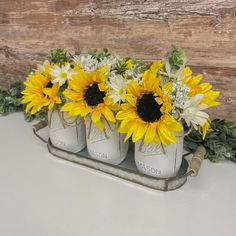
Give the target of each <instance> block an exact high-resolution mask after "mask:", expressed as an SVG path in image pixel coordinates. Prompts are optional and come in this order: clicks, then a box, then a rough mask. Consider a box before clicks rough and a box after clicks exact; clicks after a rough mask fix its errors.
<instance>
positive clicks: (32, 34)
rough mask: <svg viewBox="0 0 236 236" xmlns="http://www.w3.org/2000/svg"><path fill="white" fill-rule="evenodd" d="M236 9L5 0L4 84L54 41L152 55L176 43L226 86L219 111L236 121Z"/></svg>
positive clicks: (229, 0) (205, 1)
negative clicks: (235, 91)
mask: <svg viewBox="0 0 236 236" xmlns="http://www.w3.org/2000/svg"><path fill="white" fill-rule="evenodd" d="M235 15H236V1H235V0H198V1H196V0H195V1H193V0H179V1H176V0H159V1H151V0H142V1H141V0H134V1H129V0H128V1H127V0H126V1H125V0H117V1H116V0H110V1H108V0H103V1H102V0H70V1H69V0H34V1H30V0H1V1H0V86H3V87H4V86H7V85H8V84H9V83H10V82H11V81H14V80H16V79H18V78H25V76H26V75H27V73H28V72H29V70H30V68H32V67H33V68H34V67H35V66H36V64H37V63H39V62H41V61H42V60H44V58H45V55H46V54H47V53H48V51H49V50H50V49H51V48H55V47H64V48H66V49H67V50H70V51H73V50H78V49H79V50H80V51H81V52H82V53H85V52H86V51H87V50H88V49H89V48H91V47H93V48H103V47H108V48H110V49H112V50H113V51H114V52H116V53H119V54H121V55H124V56H125V55H130V56H135V57H139V58H143V59H146V60H152V59H157V58H163V57H164V55H165V53H166V51H167V50H168V49H169V48H170V45H171V44H172V43H175V44H176V45H177V46H179V47H182V48H183V49H184V50H185V51H186V53H187V56H188V64H189V65H191V66H192V67H193V68H194V71H195V72H196V73H203V74H204V76H205V79H206V80H207V81H210V82H212V83H213V84H214V87H215V89H219V90H221V91H222V95H221V97H220V99H219V100H220V101H221V102H222V104H223V105H222V106H221V107H219V108H217V109H212V111H211V114H212V115H213V117H215V116H218V117H222V118H228V119H231V120H235V121H236V94H235V93H234V90H235V89H236V22H235V20H236V17H235Z"/></svg>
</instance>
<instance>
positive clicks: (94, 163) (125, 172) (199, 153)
mask: <svg viewBox="0 0 236 236" xmlns="http://www.w3.org/2000/svg"><path fill="white" fill-rule="evenodd" d="M46 125H47V124H46V122H40V123H38V124H36V125H34V126H33V132H34V133H35V135H36V136H37V137H39V138H40V139H41V140H42V141H44V142H46V143H47V147H48V151H49V152H50V153H51V154H52V155H54V156H56V157H58V158H61V159H64V160H67V161H70V162H73V163H76V164H79V165H82V166H86V167H88V168H92V169H94V170H96V171H100V172H103V173H106V174H108V175H112V176H115V177H117V178H120V179H123V180H125V181H130V182H132V183H135V184H139V185H142V186H146V187H149V188H152V189H155V190H161V191H170V190H174V189H177V188H179V187H181V186H182V185H184V184H185V183H186V181H187V177H188V176H197V174H198V171H199V169H200V166H201V162H202V160H203V158H204V155H205V149H204V147H202V146H200V147H198V149H197V150H196V152H195V153H194V154H193V157H192V159H191V161H190V163H188V162H187V160H186V159H185V158H183V161H182V165H181V168H180V171H179V173H178V174H177V176H175V177H172V178H156V177H152V176H148V175H144V174H142V173H140V172H138V170H137V168H136V165H135V162H134V153H133V150H130V151H129V153H128V155H127V157H126V159H125V160H124V161H123V162H122V163H121V164H120V165H117V166H115V165H111V164H108V163H104V162H101V161H98V160H94V159H92V158H91V157H90V156H89V155H88V152H87V150H86V149H84V150H82V151H81V152H79V153H71V152H68V151H65V150H62V149H59V148H57V147H54V146H53V145H52V143H51V142H50V140H48V141H46V140H44V139H43V138H42V137H41V136H40V135H39V134H38V131H39V130H40V129H42V128H44V127H45V126H46Z"/></svg>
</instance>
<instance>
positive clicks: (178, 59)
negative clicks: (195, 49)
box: [165, 45, 186, 74]
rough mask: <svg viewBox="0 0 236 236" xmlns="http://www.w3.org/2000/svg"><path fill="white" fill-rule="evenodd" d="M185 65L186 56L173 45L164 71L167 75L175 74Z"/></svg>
mask: <svg viewBox="0 0 236 236" xmlns="http://www.w3.org/2000/svg"><path fill="white" fill-rule="evenodd" d="M185 63H186V56H185V53H184V51H183V50H182V49H179V48H177V47H176V46H175V45H172V46H171V51H170V52H169V53H168V55H167V58H166V65H165V69H166V72H167V73H168V74H170V72H172V73H175V72H177V71H178V70H179V69H180V68H181V67H183V66H184V65H185Z"/></svg>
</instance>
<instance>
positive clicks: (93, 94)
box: [84, 83, 106, 106]
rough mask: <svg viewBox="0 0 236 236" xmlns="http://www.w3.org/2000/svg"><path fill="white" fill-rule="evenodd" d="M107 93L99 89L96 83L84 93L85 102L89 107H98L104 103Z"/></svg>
mask: <svg viewBox="0 0 236 236" xmlns="http://www.w3.org/2000/svg"><path fill="white" fill-rule="evenodd" d="M105 95H106V92H102V91H100V90H99V88H98V84H97V83H95V84H93V85H92V86H90V87H89V88H88V89H87V90H86V91H85V93H84V100H85V101H86V103H87V104H88V105H89V106H97V105H98V104H100V103H103V102H104V101H103V98H104V97H105Z"/></svg>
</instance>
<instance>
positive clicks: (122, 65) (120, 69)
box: [114, 58, 129, 75]
mask: <svg viewBox="0 0 236 236" xmlns="http://www.w3.org/2000/svg"><path fill="white" fill-rule="evenodd" d="M128 60H129V58H124V59H121V60H118V62H117V63H116V65H115V67H114V71H115V72H116V73H117V74H120V75H124V73H125V71H126V70H127V61H128Z"/></svg>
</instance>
